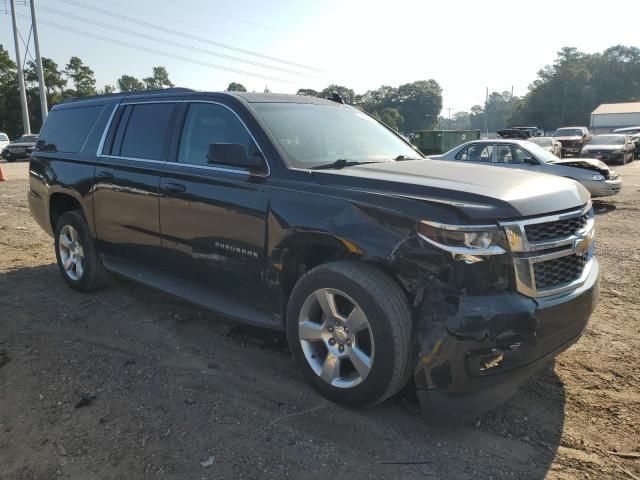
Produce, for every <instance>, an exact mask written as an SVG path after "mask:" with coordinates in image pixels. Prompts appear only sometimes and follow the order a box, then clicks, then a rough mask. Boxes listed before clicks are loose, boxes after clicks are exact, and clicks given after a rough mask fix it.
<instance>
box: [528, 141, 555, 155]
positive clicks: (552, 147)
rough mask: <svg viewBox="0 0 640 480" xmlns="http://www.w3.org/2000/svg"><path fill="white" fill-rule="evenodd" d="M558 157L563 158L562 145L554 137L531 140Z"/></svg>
mask: <svg viewBox="0 0 640 480" xmlns="http://www.w3.org/2000/svg"><path fill="white" fill-rule="evenodd" d="M528 141H529V142H531V143H535V144H536V145H538V146H539V147H542V148H544V149H545V150H546V151H548V152H549V153H553V154H554V155H555V156H556V157H562V144H561V143H560V142H559V141H558V140H556V139H555V138H553V137H531V138H530V139H529V140H528Z"/></svg>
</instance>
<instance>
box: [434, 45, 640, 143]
mask: <svg viewBox="0 0 640 480" xmlns="http://www.w3.org/2000/svg"><path fill="white" fill-rule="evenodd" d="M637 101H640V48H638V47H627V46H624V45H616V46H614V47H610V48H608V49H606V50H604V51H603V52H599V53H592V54H589V53H584V52H581V51H580V50H578V49H576V48H572V47H564V48H562V49H561V50H560V51H559V52H558V54H557V57H556V60H555V62H554V63H553V64H551V65H547V66H545V67H544V68H542V69H540V70H539V71H538V75H537V78H536V79H535V80H534V81H533V82H532V83H531V84H530V85H529V88H528V92H527V94H526V95H524V96H523V97H512V95H511V93H510V92H493V93H491V95H489V97H488V99H487V101H486V104H485V105H474V106H473V107H471V110H470V111H468V112H466V111H463V112H456V113H455V114H454V115H453V116H452V117H451V118H449V117H448V116H447V117H444V116H440V117H439V118H438V125H439V127H440V128H452V129H469V128H471V129H479V130H484V129H485V121H486V122H487V125H486V128H487V130H488V131H489V132H495V131H496V130H500V129H501V128H505V127H507V126H516V125H521V126H537V127H540V128H543V129H545V130H554V129H556V128H558V127H562V126H567V125H580V126H588V125H589V121H590V117H591V112H593V111H594V110H595V109H596V108H597V107H598V105H600V104H602V103H620V102H637ZM485 114H486V115H485ZM449 125H450V127H449Z"/></svg>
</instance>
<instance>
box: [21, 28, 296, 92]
mask: <svg viewBox="0 0 640 480" xmlns="http://www.w3.org/2000/svg"><path fill="white" fill-rule="evenodd" d="M17 16H18V17H20V18H26V19H28V18H29V17H27V16H26V15H17ZM39 23H41V24H43V25H47V26H49V27H54V28H59V29H61V30H64V31H67V32H73V33H76V34H78V35H83V36H86V37H91V38H95V39H97V40H102V41H104V42H109V43H114V44H116V45H122V46H125V47H129V48H133V49H135V50H140V51H142V52H147V53H153V54H155V55H161V56H163V57H168V58H175V59H177V60H182V61H184V62H189V63H193V64H196V65H202V66H205V67H210V68H215V69H218V70H225V71H227V72H232V73H238V74H240V75H248V76H250V77H257V78H262V79H266V80H273V81H276V82H282V83H289V84H290V83H293V82H290V81H288V80H285V79H282V78H278V77H270V76H267V75H261V74H258V73H253V72H247V71H245V70H239V69H236V68H230V67H224V66H222V65H216V64H214V63H209V62H203V61H200V60H195V59H193V58H188V57H183V56H182V55H176V54H173V53H168V52H163V51H160V50H154V49H151V48H147V47H142V46H140V45H135V44H133V43H128V42H122V41H120V40H115V39H113V38H109V37H104V36H102V35H96V34H94V33H89V32H85V31H82V30H78V29H76V28H72V27H69V26H66V25H61V24H59V23H54V22H49V21H47V20H39Z"/></svg>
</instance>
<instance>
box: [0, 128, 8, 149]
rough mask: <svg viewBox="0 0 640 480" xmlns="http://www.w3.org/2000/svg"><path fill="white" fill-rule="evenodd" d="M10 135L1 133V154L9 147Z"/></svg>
mask: <svg viewBox="0 0 640 480" xmlns="http://www.w3.org/2000/svg"><path fill="white" fill-rule="evenodd" d="M9 142H10V140H9V135H7V134H6V133H4V132H0V152H1V151H2V150H4V147H6V146H7V145H9Z"/></svg>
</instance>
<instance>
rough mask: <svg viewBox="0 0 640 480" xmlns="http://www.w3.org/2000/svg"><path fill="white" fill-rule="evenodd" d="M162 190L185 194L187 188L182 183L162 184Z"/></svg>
mask: <svg viewBox="0 0 640 480" xmlns="http://www.w3.org/2000/svg"><path fill="white" fill-rule="evenodd" d="M162 189H163V190H166V191H167V192H170V193H183V192H185V191H186V190H187V187H186V186H184V185H183V184H181V183H174V182H166V183H163V184H162Z"/></svg>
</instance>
